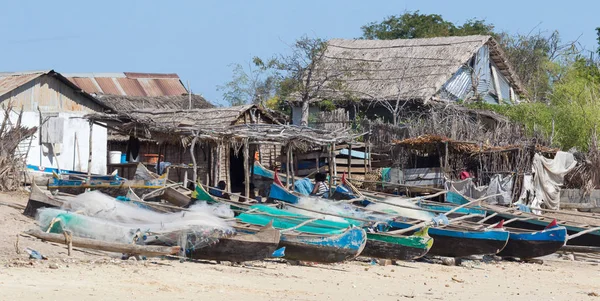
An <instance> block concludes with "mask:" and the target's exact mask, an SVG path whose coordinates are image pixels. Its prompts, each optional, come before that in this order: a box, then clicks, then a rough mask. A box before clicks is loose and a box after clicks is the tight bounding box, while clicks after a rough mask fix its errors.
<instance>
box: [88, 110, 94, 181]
mask: <svg viewBox="0 0 600 301" xmlns="http://www.w3.org/2000/svg"><path fill="white" fill-rule="evenodd" d="M93 129H94V124H93V123H92V122H91V121H90V139H89V142H88V147H89V150H90V153H89V157H88V166H87V176H88V178H87V181H88V183H89V182H90V181H91V180H92V140H93V139H92V130H93Z"/></svg>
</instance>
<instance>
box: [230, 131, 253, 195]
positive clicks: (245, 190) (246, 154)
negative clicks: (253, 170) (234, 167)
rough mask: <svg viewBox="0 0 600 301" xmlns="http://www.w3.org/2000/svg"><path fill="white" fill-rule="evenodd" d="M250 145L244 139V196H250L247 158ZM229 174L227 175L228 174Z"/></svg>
mask: <svg viewBox="0 0 600 301" xmlns="http://www.w3.org/2000/svg"><path fill="white" fill-rule="evenodd" d="M249 153H250V145H249V144H248V139H244V192H245V194H244V195H245V196H246V197H249V196H250V165H249V164H248V162H249V160H248V157H249V156H250V154H249ZM228 174H229V173H228Z"/></svg>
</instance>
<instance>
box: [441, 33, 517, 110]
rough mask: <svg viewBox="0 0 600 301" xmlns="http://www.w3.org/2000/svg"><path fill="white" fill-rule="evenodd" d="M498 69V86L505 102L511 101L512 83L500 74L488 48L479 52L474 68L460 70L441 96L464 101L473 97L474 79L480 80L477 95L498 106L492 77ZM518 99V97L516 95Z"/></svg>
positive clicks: (443, 88) (444, 88)
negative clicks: (493, 71) (493, 70)
mask: <svg viewBox="0 0 600 301" xmlns="http://www.w3.org/2000/svg"><path fill="white" fill-rule="evenodd" d="M491 68H495V69H496V74H498V84H499V85H500V93H501V95H502V99H503V100H510V95H511V92H510V83H509V81H508V80H507V79H506V78H505V77H504V76H503V75H502V74H501V73H500V70H499V69H498V67H496V66H495V65H494V63H493V62H491V61H490V52H489V48H488V46H487V45H486V46H483V47H481V48H480V49H479V51H477V55H476V56H475V63H474V66H473V68H471V67H469V66H463V67H462V68H460V69H459V70H458V71H457V72H456V73H455V74H454V75H453V76H452V77H451V78H450V79H449V80H448V81H447V82H446V83H445V84H444V85H443V86H442V89H441V90H440V93H439V94H440V96H441V97H442V98H444V99H449V100H454V101H457V100H464V99H468V98H470V97H472V96H473V94H474V93H473V84H472V80H473V78H476V79H477V80H478V83H477V93H478V94H479V95H480V96H481V97H482V98H483V100H484V101H485V102H487V103H492V104H498V103H499V101H498V97H497V95H498V93H497V92H496V87H495V85H494V80H493V77H492V69H491ZM515 97H516V98H517V99H518V96H517V95H515Z"/></svg>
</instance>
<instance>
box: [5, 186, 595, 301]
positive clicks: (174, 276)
mask: <svg viewBox="0 0 600 301" xmlns="http://www.w3.org/2000/svg"><path fill="white" fill-rule="evenodd" d="M26 199H27V197H26V194H22V193H21V194H19V193H11V194H0V201H1V202H2V203H5V204H6V203H8V204H13V206H14V207H16V208H13V207H9V206H6V205H0V224H1V227H0V300H42V299H43V300H254V301H258V300H280V299H282V298H285V299H286V300H600V266H599V265H598V263H597V262H592V261H589V260H587V261H584V260H579V259H580V258H578V257H575V259H576V260H572V257H570V256H558V255H552V256H548V257H546V258H543V264H534V263H520V262H509V261H494V260H485V261H483V260H465V261H463V263H462V264H461V265H460V266H445V265H441V264H437V263H427V262H400V263H399V264H398V265H387V266H381V265H373V264H372V263H369V262H361V261H352V262H347V263H343V264H333V265H313V266H294V265H290V264H287V263H285V262H284V261H282V260H271V261H260V262H250V263H245V264H244V265H242V266H232V265H231V264H228V263H222V264H217V263H215V262H203V263H194V262H183V263H182V262H180V261H178V260H168V259H153V258H151V259H148V260H145V261H134V260H126V261H124V260H121V259H119V258H118V254H112V256H110V254H102V255H95V254H91V253H97V252H93V251H90V252H87V251H83V250H75V251H74V252H73V254H72V256H70V257H69V256H67V251H66V248H65V247H64V246H61V245H57V244H50V243H45V242H42V241H40V240H37V239H34V238H31V237H27V236H22V235H19V233H20V232H22V231H24V230H28V229H31V228H35V227H36V225H35V223H34V221H33V220H32V219H30V218H27V217H25V216H23V215H22V214H21V212H22V210H19V209H18V208H19V206H24V205H25V204H26ZM17 237H19V238H18V241H19V242H18V250H19V251H20V254H17V252H16V250H17V249H16V247H15V243H16V241H17ZM25 248H32V249H35V250H37V251H39V252H40V253H42V254H43V255H45V256H47V257H48V258H49V259H48V260H30V259H28V257H29V256H28V255H27V254H26V253H25V252H24V251H23V250H24V249H25ZM98 254H99V253H98Z"/></svg>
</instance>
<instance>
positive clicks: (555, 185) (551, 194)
mask: <svg viewBox="0 0 600 301" xmlns="http://www.w3.org/2000/svg"><path fill="white" fill-rule="evenodd" d="M575 165H577V161H575V157H574V156H573V154H571V153H567V152H558V153H556V156H555V157H554V159H548V158H544V157H543V156H541V155H538V154H535V156H534V157H533V167H532V172H533V177H532V178H531V177H529V178H524V186H523V192H522V193H521V197H520V198H519V203H522V204H527V200H526V199H527V197H529V200H531V203H530V204H529V206H530V207H531V208H533V209H535V208H538V209H539V208H542V204H543V205H544V208H546V209H553V210H558V209H560V186H561V185H562V184H563V180H564V178H565V175H566V174H567V173H568V172H569V171H571V170H572V169H573V168H575ZM529 179H530V180H529ZM527 180H529V181H530V182H529V183H527V182H528V181H527ZM534 212H535V211H534Z"/></svg>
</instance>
